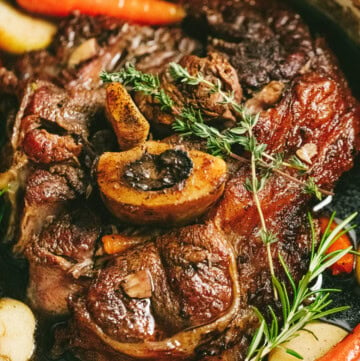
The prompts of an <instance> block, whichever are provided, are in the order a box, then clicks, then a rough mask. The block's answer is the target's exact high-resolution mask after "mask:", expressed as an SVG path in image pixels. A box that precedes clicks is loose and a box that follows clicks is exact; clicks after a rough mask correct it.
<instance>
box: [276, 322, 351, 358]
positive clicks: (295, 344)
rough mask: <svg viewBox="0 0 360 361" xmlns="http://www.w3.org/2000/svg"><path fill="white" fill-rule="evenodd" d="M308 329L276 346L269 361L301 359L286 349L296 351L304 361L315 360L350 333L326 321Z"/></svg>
mask: <svg viewBox="0 0 360 361" xmlns="http://www.w3.org/2000/svg"><path fill="white" fill-rule="evenodd" d="M306 330H308V331H304V330H303V331H300V332H299V334H298V336H297V337H295V338H293V339H292V340H290V341H289V342H286V343H284V344H283V345H282V347H278V348H276V349H275V350H274V351H273V352H272V353H271V354H270V356H269V361H296V360H299V359H298V358H296V357H295V356H291V355H289V354H288V353H287V352H286V349H291V350H294V351H296V352H297V353H298V354H299V355H301V356H302V357H303V361H315V360H317V359H318V358H319V357H321V356H323V355H324V354H325V353H326V352H328V351H329V350H330V349H331V348H332V347H333V346H335V345H336V344H337V343H339V342H340V341H341V340H342V339H343V338H344V337H345V336H346V335H347V334H348V332H346V331H345V330H344V329H343V328H341V327H338V326H335V325H332V324H330V323H326V322H314V323H311V324H309V325H307V326H306ZM309 331H310V332H309ZM315 336H316V337H315ZM334 361H335V360H334Z"/></svg>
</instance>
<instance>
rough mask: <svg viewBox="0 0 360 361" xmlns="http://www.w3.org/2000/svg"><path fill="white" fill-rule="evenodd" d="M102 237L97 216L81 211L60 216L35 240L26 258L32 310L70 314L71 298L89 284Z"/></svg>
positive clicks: (51, 313) (81, 209)
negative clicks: (98, 244)
mask: <svg viewBox="0 0 360 361" xmlns="http://www.w3.org/2000/svg"><path fill="white" fill-rule="evenodd" d="M99 234H100V226H99V221H98V219H97V217H95V216H94V214H93V213H92V212H90V211H89V210H88V209H86V208H85V209H84V208H79V209H77V210H75V211H71V212H66V213H64V214H62V215H61V216H59V217H58V218H57V219H56V220H55V221H54V222H52V223H51V224H50V225H49V226H48V227H46V228H45V229H44V230H43V231H42V232H41V234H40V236H39V237H38V238H37V237H35V238H34V239H33V240H32V242H31V243H30V244H29V245H28V246H27V249H26V256H27V258H28V260H29V263H30V270H29V273H30V275H29V276H30V278H29V286H28V298H29V300H30V302H31V304H32V306H33V307H35V308H36V309H37V310H40V311H41V312H44V313H46V314H49V315H60V314H65V313H67V312H68V308H67V299H68V297H69V295H71V294H73V293H75V292H78V291H79V290H81V289H82V288H83V287H84V286H85V285H86V284H87V283H88V278H87V277H86V276H87V275H88V274H89V272H90V271H91V268H92V265H93V256H94V251H95V246H96V240H97V239H98V237H99ZM84 276H85V277H84Z"/></svg>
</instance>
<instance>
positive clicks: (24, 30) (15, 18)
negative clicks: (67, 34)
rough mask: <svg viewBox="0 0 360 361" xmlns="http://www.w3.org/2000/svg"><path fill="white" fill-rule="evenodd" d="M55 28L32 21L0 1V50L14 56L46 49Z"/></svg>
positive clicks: (35, 20)
mask: <svg viewBox="0 0 360 361" xmlns="http://www.w3.org/2000/svg"><path fill="white" fill-rule="evenodd" d="M55 32H56V26H55V25H54V24H52V23H50V22H48V21H45V20H40V19H34V18H33V17H31V16H28V15H25V14H23V13H21V12H20V11H18V10H16V9H15V8H13V7H12V6H11V5H9V4H7V3H6V2H4V1H1V0H0V49H2V50H5V51H7V52H10V53H14V54H21V53H25V52H27V51H31V50H38V49H42V48H46V47H47V46H48V45H49V44H50V42H51V40H52V38H53V36H54V34H55Z"/></svg>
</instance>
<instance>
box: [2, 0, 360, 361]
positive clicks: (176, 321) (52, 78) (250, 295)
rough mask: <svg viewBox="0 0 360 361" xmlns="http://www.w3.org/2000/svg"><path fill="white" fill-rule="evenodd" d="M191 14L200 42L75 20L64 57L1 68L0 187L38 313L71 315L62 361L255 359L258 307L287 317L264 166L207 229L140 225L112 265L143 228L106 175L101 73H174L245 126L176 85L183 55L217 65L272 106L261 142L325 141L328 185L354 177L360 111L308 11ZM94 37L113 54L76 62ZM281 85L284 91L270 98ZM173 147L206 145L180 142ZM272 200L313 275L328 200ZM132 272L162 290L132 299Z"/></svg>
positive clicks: (178, 34)
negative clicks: (268, 236)
mask: <svg viewBox="0 0 360 361" xmlns="http://www.w3.org/2000/svg"><path fill="white" fill-rule="evenodd" d="M190 6H191V7H192V9H196V10H193V11H190V12H189V13H190V14H192V15H194V14H195V16H191V17H189V18H188V19H187V21H186V22H185V25H184V26H185V29H186V27H187V24H192V25H194V24H195V26H192V31H191V33H192V36H193V37H191V36H190V35H188V34H187V33H186V32H185V30H184V29H182V28H180V27H175V26H174V27H171V28H157V29H153V28H150V27H142V26H136V25H130V24H124V23H121V22H118V21H116V20H113V19H109V18H104V17H100V18H87V17H83V16H78V15H74V16H72V17H69V18H67V19H65V20H64V21H63V23H62V24H61V26H60V30H59V33H58V35H57V36H56V38H55V40H54V42H53V44H52V45H51V47H50V48H49V49H47V50H43V51H38V52H33V53H30V54H26V55H24V56H22V57H20V58H18V59H17V61H16V62H15V63H12V64H7V61H6V59H4V61H3V67H1V68H0V92H1V101H0V103H1V104H0V105H1V107H0V112H1V116H2V117H3V118H4V119H6V121H7V129H8V134H7V143H6V145H5V146H4V147H3V148H4V151H3V154H5V150H6V159H5V157H3V158H4V160H2V161H1V167H2V170H3V171H4V172H3V173H1V174H0V184H6V183H10V184H11V187H12V188H11V192H9V194H8V197H9V201H11V202H12V205H13V208H12V210H13V211H12V214H11V215H10V225H9V228H8V232H7V235H6V240H8V241H15V242H16V245H15V248H14V252H15V253H16V254H17V255H18V256H23V257H26V258H27V259H28V261H29V265H30V266H29V286H28V297H29V299H30V303H31V305H32V307H33V308H35V309H37V310H38V311H39V312H42V313H43V314H45V315H46V316H47V317H53V316H59V315H65V314H66V315H68V317H69V319H70V320H69V322H68V324H67V325H66V328H65V329H59V330H58V332H57V334H56V338H57V341H58V344H59V345H61V346H62V347H64V348H65V349H61V350H60V353H61V351H64V350H70V351H71V352H73V353H74V354H75V355H76V356H78V357H80V359H81V360H83V361H88V360H89V361H90V360H92V361H93V360H96V361H110V360H111V361H123V360H128V359H129V360H131V359H147V360H195V359H196V360H209V361H210V360H214V361H215V360H223V361H226V360H233V361H241V360H242V359H243V358H244V355H245V353H246V347H247V345H248V343H249V340H250V338H251V335H252V333H253V332H254V330H255V328H256V327H257V325H258V321H257V318H256V316H255V315H254V313H253V311H252V306H256V307H258V308H259V309H260V310H262V311H264V310H266V308H267V305H269V304H271V305H273V306H274V307H275V308H276V305H275V304H274V300H273V296H272V286H271V279H270V272H269V267H268V262H267V256H266V248H265V247H264V245H263V243H262V242H261V240H260V239H259V237H258V234H259V230H260V220H259V215H258V212H257V209H256V207H255V205H254V202H253V199H252V195H251V194H250V193H249V192H248V191H247V190H246V188H245V186H244V183H245V180H246V178H248V177H249V175H250V169H249V167H248V165H246V164H243V163H236V162H234V161H229V162H228V163H229V170H230V171H229V176H228V181H227V184H226V186H225V192H224V194H223V196H222V198H221V199H220V201H219V202H218V203H217V204H216V205H215V206H214V207H213V208H212V209H211V210H210V211H209V212H208V213H207V214H206V215H205V216H204V217H203V218H201V219H200V220H198V222H195V223H194V224H191V225H187V226H185V227H180V228H177V229H170V230H169V229H165V228H159V229H155V230H154V229H151V230H149V229H142V228H140V229H137V230H136V235H137V236H138V235H139V234H140V236H143V239H144V240H145V241H144V242H142V243H139V242H138V243H137V244H136V245H135V246H134V247H132V248H131V249H129V250H127V251H124V252H122V253H120V254H117V255H112V256H109V257H104V256H103V255H101V252H100V251H99V246H100V244H99V238H100V236H101V235H102V234H109V233H116V232H120V231H122V232H125V233H126V232H127V234H133V233H134V230H133V229H131V227H130V226H129V225H127V224H121V222H119V221H117V220H116V219H114V217H113V216H111V215H110V214H109V213H108V211H107V210H106V208H105V207H104V205H103V204H102V201H101V198H100V197H99V195H98V192H97V188H96V183H95V182H94V179H93V174H92V168H93V164H94V162H95V161H96V158H97V156H99V155H100V154H102V153H103V152H105V151H119V149H118V146H117V142H116V138H115V136H114V132H113V131H112V129H111V128H110V126H109V124H108V123H107V120H106V118H105V112H104V107H105V92H104V88H103V86H102V85H101V83H100V81H99V73H100V71H101V70H109V71H113V70H117V69H120V68H121V67H122V66H123V65H124V64H125V63H126V62H128V61H130V62H133V63H134V64H135V65H136V66H137V67H138V68H139V69H141V70H144V71H147V72H154V73H159V75H160V79H161V82H162V84H163V85H164V87H165V88H167V89H168V90H169V91H170V92H171V94H172V95H175V96H177V99H178V101H179V102H180V103H181V104H190V105H194V106H197V107H200V108H202V110H203V111H204V113H205V116H206V117H205V121H207V122H213V124H214V125H216V126H218V127H219V128H220V129H221V128H225V127H227V126H229V125H231V124H234V122H235V121H236V120H237V115H236V114H234V113H233V112H232V110H231V109H229V108H228V107H226V106H223V105H219V104H217V103H216V102H217V98H216V97H215V96H213V97H207V96H206V94H204V91H203V89H199V88H196V87H195V88H193V89H191V88H186V89H183V88H181V89H178V88H176V87H173V86H172V85H171V86H170V85H169V84H168V79H167V78H166V76H165V75H166V74H165V69H166V66H167V64H168V62H170V61H175V62H181V64H182V65H183V66H185V67H188V68H189V71H195V70H196V69H201V70H202V71H203V72H204V74H205V75H206V77H207V78H208V79H210V80H211V81H216V79H219V80H221V81H222V82H224V83H225V84H224V85H226V89H227V90H229V91H234V94H235V96H236V99H237V100H238V101H239V102H240V101H241V102H247V101H250V100H252V101H253V102H252V104H254V100H255V101H256V104H257V107H260V110H262V111H261V114H260V120H259V122H258V124H257V126H256V128H255V134H256V136H257V138H258V140H259V141H260V142H264V143H266V144H267V150H268V151H269V152H270V153H282V154H284V157H285V159H287V158H289V157H291V156H292V155H294V154H295V152H296V151H297V150H298V149H300V148H302V147H303V146H305V145H307V144H312V146H313V147H315V148H316V152H314V154H312V157H311V169H310V175H311V176H312V177H314V179H315V180H316V182H317V184H318V185H319V186H320V187H322V188H325V189H327V190H332V189H333V187H334V185H335V183H336V181H337V180H338V178H339V177H340V176H341V174H342V173H343V172H345V171H347V170H348V169H350V168H351V167H352V165H353V159H354V157H355V155H356V153H357V151H358V149H359V146H360V142H359V141H360V139H359V127H360V125H359V123H360V109H359V106H358V104H357V102H356V101H355V100H354V98H353V97H352V95H351V92H350V90H349V88H348V85H347V83H346V81H345V79H344V77H343V75H342V73H341V71H340V69H339V68H338V65H337V62H336V60H335V59H334V57H333V55H332V54H331V52H330V51H329V50H328V49H327V47H326V44H325V42H324V41H323V40H322V39H315V38H313V37H312V36H311V34H310V32H309V29H308V28H307V26H306V25H305V24H304V23H303V21H302V20H301V18H300V16H299V15H297V14H295V13H293V12H292V11H291V10H289V9H288V8H287V7H286V6H283V5H282V4H279V3H277V2H275V1H270V2H269V1H260V0H259V1H255V2H254V1H240V2H234V3H232V2H231V1H230V2H229V1H227V2H222V1H208V2H206V1H202V2H200V1H194V2H191V4H190ZM194 29H195V30H194ZM198 29H201V30H202V32H203V33H201V34H200V33H199V31H197V30H198ZM194 37H195V38H194ZM93 39H95V41H96V46H97V47H98V52H97V53H96V54H91V56H90V57H89V58H87V59H85V60H82V61H81V62H80V63H78V64H75V65H74V64H73V61H70V59H73V58H72V57H71V56H72V54H73V52H74V51H76V49H78V47H79V46H80V45H81V44H83V43H84V42H86V41H89V40H91V41H93ZM199 55H201V57H198V56H199ZM274 82H276V85H277V87H275V88H276V89H279V91H277V92H275V93H276V94H274V93H271V94H270V95H269V91H270V90H269V89H275V88H274V86H273V85H274V84H275V83H274ZM270 84H271V86H270ZM135 99H136V101H137V102H138V105H139V107H140V109H141V110H142V111H143V112H144V114H145V115H146V116H147V117H148V120H149V121H150V123H151V126H152V132H153V135H154V136H156V137H158V138H160V137H161V136H162V135H163V134H166V135H168V134H169V123H171V119H170V121H169V122H168V123H167V122H166V119H165V121H164V122H162V123H164V124H165V126H166V127H167V128H166V129H165V132H164V129H159V118H158V115H159V109H158V105H157V104H155V103H154V102H152V101H151V99H149V98H146V97H145V98H144V97H138V96H136V97H135ZM264 99H265V100H266V99H271V100H268V101H267V100H266V101H265V100H264ZM160 123H161V122H160ZM164 124H162V125H164ZM166 141H167V142H170V143H172V144H177V143H179V142H181V143H182V144H183V145H185V146H186V147H188V148H197V149H198V148H199V147H200V148H201V147H202V145H201V144H200V145H199V142H198V141H192V140H189V141H188V140H186V141H184V140H179V139H178V138H176V137H175V138H174V137H172V138H171V139H166ZM22 194H23V196H22ZM259 197H260V202H261V204H262V209H263V212H264V216H265V218H266V221H267V225H268V228H269V230H270V231H271V232H272V233H275V234H276V235H277V237H278V239H279V241H278V242H277V243H275V244H274V245H273V246H272V256H273V259H274V262H275V272H276V274H277V275H279V277H280V278H281V277H283V276H284V275H283V274H282V272H281V266H280V264H279V262H278V261H277V254H278V253H281V255H282V256H283V258H284V259H285V261H286V263H287V264H288V265H289V268H290V269H291V272H292V274H293V275H294V277H295V278H299V277H300V276H301V275H302V273H303V272H304V271H305V269H306V266H307V256H308V252H309V249H310V242H311V240H310V236H309V224H308V221H307V216H306V214H307V212H308V211H309V210H310V209H311V206H312V204H313V203H314V200H313V199H312V198H311V196H309V195H307V194H305V193H304V192H303V189H302V187H301V186H299V185H298V184H297V183H294V182H291V181H289V180H288V179H285V178H283V177H282V176H279V175H277V174H272V175H271V176H270V178H269V179H268V181H267V183H266V185H265V188H264V189H263V190H262V191H261V192H260V194H259ZM140 238H141V237H140ZM129 277H130V279H131V281H136V278H139V279H142V280H144V279H148V280H149V282H151V290H152V292H151V296H148V297H145V298H132V297H129V295H128V294H127V293H126V291H125V289H124V287H123V285H124V282H128V281H129ZM64 345H65V346H64ZM56 349H57V351H58V352H59V347H57V348H56Z"/></svg>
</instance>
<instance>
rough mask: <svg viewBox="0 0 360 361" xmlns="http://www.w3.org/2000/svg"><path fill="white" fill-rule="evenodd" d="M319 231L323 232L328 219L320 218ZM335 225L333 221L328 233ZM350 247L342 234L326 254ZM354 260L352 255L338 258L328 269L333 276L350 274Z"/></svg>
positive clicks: (348, 239)
mask: <svg viewBox="0 0 360 361" xmlns="http://www.w3.org/2000/svg"><path fill="white" fill-rule="evenodd" d="M319 221H320V230H321V232H322V233H324V232H325V230H326V227H327V225H328V223H329V219H328V218H324V217H322V218H320V220H319ZM336 226H337V224H336V223H335V222H334V221H333V222H332V224H331V225H330V231H332V230H334V229H335V228H336ZM350 246H352V242H351V240H350V238H349V236H348V235H347V234H343V235H342V236H340V237H339V238H338V239H337V240H336V241H335V242H334V243H333V244H332V245H331V246H330V247H329V248H328V250H327V251H326V253H327V254H329V253H331V252H334V251H337V250H340V249H345V248H348V247H350ZM354 260H355V257H354V255H353V254H351V253H348V254H346V255H345V256H344V257H342V258H340V259H339V260H338V261H337V262H336V263H335V264H333V265H332V266H331V267H330V269H331V272H332V274H333V275H334V276H336V275H339V274H341V273H351V272H352V270H353V267H354Z"/></svg>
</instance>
